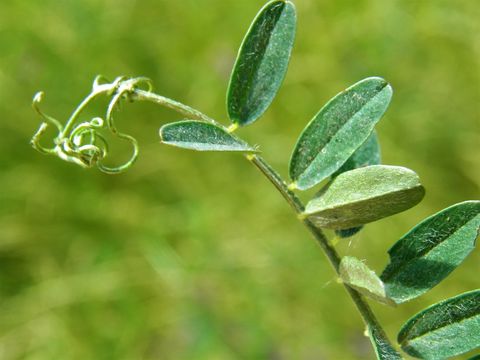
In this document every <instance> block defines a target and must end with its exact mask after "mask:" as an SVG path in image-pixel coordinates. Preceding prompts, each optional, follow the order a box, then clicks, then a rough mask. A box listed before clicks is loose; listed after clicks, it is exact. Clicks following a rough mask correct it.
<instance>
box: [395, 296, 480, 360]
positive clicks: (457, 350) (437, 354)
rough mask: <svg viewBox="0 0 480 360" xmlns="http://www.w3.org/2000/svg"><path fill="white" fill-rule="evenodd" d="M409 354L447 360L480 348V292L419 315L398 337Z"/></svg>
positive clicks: (412, 319)
mask: <svg viewBox="0 0 480 360" xmlns="http://www.w3.org/2000/svg"><path fill="white" fill-rule="evenodd" d="M398 342H399V343H400V345H401V346H402V349H403V350H404V351H405V352H406V353H407V354H409V355H412V356H415V357H419V358H422V359H432V360H433V359H445V358H448V357H451V356H455V355H459V354H463V353H465V352H467V351H470V350H473V349H475V348H477V347H479V346H480V290H474V291H471V292H468V293H464V294H461V295H459V296H456V297H453V298H450V299H447V300H445V301H442V302H440V303H438V304H435V305H432V306H430V307H429V308H427V309H425V310H423V311H421V312H419V313H418V314H416V315H415V316H413V317H412V318H411V319H410V320H408V321H407V322H406V323H405V324H404V325H403V327H402V329H401V330H400V332H399V334H398Z"/></svg>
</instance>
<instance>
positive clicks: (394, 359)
mask: <svg viewBox="0 0 480 360" xmlns="http://www.w3.org/2000/svg"><path fill="white" fill-rule="evenodd" d="M368 335H369V338H370V341H371V342H372V345H373V348H374V349H375V354H376V355H377V359H378V360H402V359H403V358H402V356H401V355H400V354H399V353H398V352H397V351H396V350H395V349H394V348H392V346H391V345H390V344H389V343H388V342H386V341H385V340H384V339H385V338H386V335H383V336H381V335H380V334H379V333H378V330H377V329H373V328H371V327H370V326H369V327H368Z"/></svg>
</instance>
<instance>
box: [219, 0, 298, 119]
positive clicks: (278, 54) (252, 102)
mask: <svg viewBox="0 0 480 360" xmlns="http://www.w3.org/2000/svg"><path fill="white" fill-rule="evenodd" d="M296 22H297V18H296V13H295V6H294V5H293V3H291V2H290V1H281V0H274V1H270V2H269V3H267V4H266V5H265V6H264V7H263V8H262V9H261V10H260V12H259V13H258V15H257V17H256V18H255V20H254V21H253V23H252V25H251V26H250V29H249V30H248V32H247V35H246V36H245V38H244V39H243V43H242V45H241V47H240V50H239V54H238V56H237V60H236V62H235V66H234V68H233V72H232V75H231V78H230V84H229V86H228V92H227V110H228V116H229V117H230V119H231V120H232V121H233V122H234V123H237V124H239V125H241V126H244V125H248V124H251V123H252V122H254V121H255V120H257V119H258V118H259V117H260V116H261V115H262V114H263V113H264V112H265V110H267V108H268V107H269V106H270V104H271V103H272V101H273V98H274V97H275V95H276V94H277V91H278V89H279V88H280V85H281V84H282V82H283V79H284V77H285V74H286V72H287V67H288V62H289V60H290V54H291V52H292V47H293V41H294V39H295V27H296Z"/></svg>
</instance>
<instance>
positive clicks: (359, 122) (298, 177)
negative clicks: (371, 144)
mask: <svg viewBox="0 0 480 360" xmlns="http://www.w3.org/2000/svg"><path fill="white" fill-rule="evenodd" d="M391 98H392V88H391V87H390V85H389V84H388V83H387V82H386V81H385V80H383V79H381V78H378V77H371V78H367V79H364V80H362V81H360V82H358V83H356V84H355V85H353V86H351V87H350V88H348V89H346V90H345V91H343V92H341V93H340V94H338V95H337V96H335V97H334V98H333V99H332V100H330V101H329V102H328V103H327V104H326V105H325V106H324V107H323V108H322V109H321V110H320V112H319V113H318V114H317V115H316V116H315V117H314V118H313V120H312V121H310V123H309V124H308V125H307V127H306V128H305V130H303V133H302V134H301V135H300V138H299V140H298V142H297V144H296V146H295V149H294V151H293V154H292V158H291V160H290V177H291V179H292V180H293V181H294V184H295V185H296V187H297V188H298V189H301V190H305V189H309V188H311V187H312V186H315V185H316V184H318V183H319V182H321V181H322V180H324V179H326V178H327V177H329V176H330V175H332V174H333V173H335V172H336V171H337V170H338V169H340V167H341V166H342V165H343V164H344V163H345V162H346V161H347V160H348V159H349V158H350V156H352V154H353V153H354V152H355V150H357V149H358V148H359V147H360V146H361V145H362V144H363V143H364V142H365V141H366V140H367V138H368V137H369V136H370V134H371V132H372V131H373V129H374V126H375V124H376V123H377V122H378V121H379V120H380V118H381V117H382V115H383V114H384V113H385V111H386V110H387V107H388V104H389V103H390V100H391Z"/></svg>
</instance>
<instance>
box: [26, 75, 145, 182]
mask: <svg viewBox="0 0 480 360" xmlns="http://www.w3.org/2000/svg"><path fill="white" fill-rule="evenodd" d="M139 87H146V89H147V91H151V90H152V83H151V81H150V79H147V78H144V77H138V78H126V77H123V76H121V77H118V78H116V79H115V80H114V81H113V82H111V83H110V82H108V80H107V79H105V78H104V77H103V76H101V75H99V76H97V77H96V78H95V80H94V82H93V87H92V91H91V93H90V94H89V95H88V96H87V97H86V98H85V99H84V100H83V101H82V102H81V103H80V104H79V105H78V106H77V108H76V109H75V111H74V112H73V113H72V115H71V116H70V118H69V119H68V121H67V122H66V124H65V126H63V125H62V123H61V122H60V121H58V120H56V119H55V118H53V117H51V116H49V115H47V114H45V113H44V112H43V111H42V110H40V103H41V102H42V100H43V97H44V93H43V92H39V93H37V94H35V96H34V97H33V102H32V106H33V108H34V109H35V111H36V112H37V113H38V114H39V115H40V117H41V118H42V119H43V122H42V123H41V124H40V127H39V128H38V130H37V132H36V133H35V134H34V135H33V137H32V140H31V144H32V146H33V148H34V149H36V150H38V151H39V152H41V153H42V154H47V155H54V156H57V157H59V158H60V159H62V160H65V161H68V162H71V163H75V164H77V165H80V166H81V167H84V168H91V167H94V166H97V167H98V168H99V169H100V170H101V171H103V172H106V173H109V174H117V173H120V172H123V171H125V170H127V169H128V168H130V167H131V166H132V165H133V163H134V162H135V160H136V159H137V157H138V142H137V140H136V139H135V138H134V137H132V136H130V135H127V134H123V133H121V132H119V131H118V130H117V128H116V126H115V123H114V120H113V112H114V111H115V109H116V108H117V107H118V105H119V103H120V101H121V100H124V99H128V98H129V95H131V94H132V93H133V92H134V91H135V89H137V88H139ZM101 95H104V96H107V97H110V103H109V105H108V108H107V112H106V115H105V119H103V118H101V117H95V118H93V119H91V120H90V121H84V122H79V121H78V120H79V116H80V115H81V113H82V111H83V110H84V109H85V108H86V107H87V106H88V104H89V103H90V102H92V101H93V100H94V99H96V98H97V97H99V96H101ZM49 126H53V127H54V128H55V129H56V130H57V131H58V134H57V136H56V137H55V138H54V146H53V147H52V148H46V147H44V146H43V145H41V143H40V140H41V138H42V137H43V136H44V134H45V132H46V131H47V129H48V127H49ZM101 130H108V131H110V133H111V134H113V135H114V136H116V137H117V138H119V139H121V140H125V141H128V142H129V143H130V144H131V146H132V149H133V150H132V155H131V157H130V159H129V160H128V161H126V162H125V163H124V164H121V165H118V166H115V167H109V166H106V165H104V163H103V161H104V160H105V158H107V156H108V154H109V146H108V142H107V140H106V139H105V137H104V136H103V135H102V134H101Z"/></svg>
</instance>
